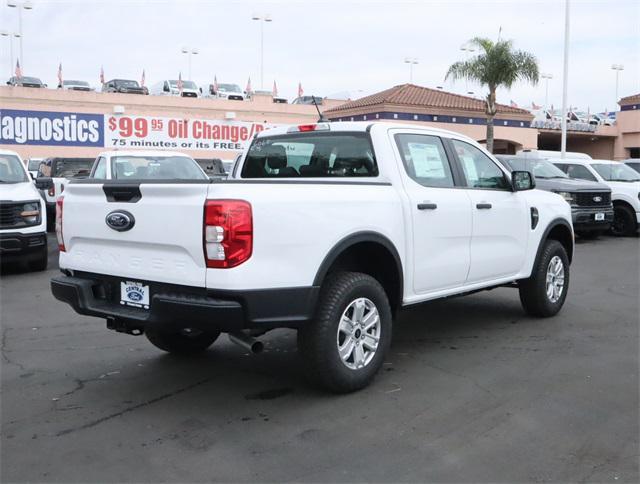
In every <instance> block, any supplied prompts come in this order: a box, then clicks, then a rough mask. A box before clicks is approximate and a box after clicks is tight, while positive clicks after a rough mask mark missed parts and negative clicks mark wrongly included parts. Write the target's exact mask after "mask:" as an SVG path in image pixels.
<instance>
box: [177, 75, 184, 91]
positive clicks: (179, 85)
mask: <svg viewBox="0 0 640 484" xmlns="http://www.w3.org/2000/svg"><path fill="white" fill-rule="evenodd" d="M182 87H183V86H182V72H180V73H179V74H178V92H179V93H180V95H181V96H182Z"/></svg>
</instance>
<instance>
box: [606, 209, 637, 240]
mask: <svg viewBox="0 0 640 484" xmlns="http://www.w3.org/2000/svg"><path fill="white" fill-rule="evenodd" d="M635 232H636V214H635V212H634V211H633V210H632V209H631V208H629V207H627V206H625V205H617V206H615V207H614V208H613V223H612V224H611V233H612V234H613V235H617V236H619V237H626V236H629V235H633V234H635Z"/></svg>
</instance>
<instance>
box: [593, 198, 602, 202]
mask: <svg viewBox="0 0 640 484" xmlns="http://www.w3.org/2000/svg"><path fill="white" fill-rule="evenodd" d="M593 201H594V202H596V203H599V202H601V201H602V197H593Z"/></svg>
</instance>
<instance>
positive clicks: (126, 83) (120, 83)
mask: <svg viewBox="0 0 640 484" xmlns="http://www.w3.org/2000/svg"><path fill="white" fill-rule="evenodd" d="M116 85H117V86H118V87H140V86H139V85H138V81H127V80H123V81H116Z"/></svg>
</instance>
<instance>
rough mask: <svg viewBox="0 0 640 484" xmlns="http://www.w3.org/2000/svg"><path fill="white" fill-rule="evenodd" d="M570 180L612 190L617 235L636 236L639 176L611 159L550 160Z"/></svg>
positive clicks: (639, 221) (613, 229)
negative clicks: (603, 185)
mask: <svg viewBox="0 0 640 484" xmlns="http://www.w3.org/2000/svg"><path fill="white" fill-rule="evenodd" d="M549 161H551V162H552V163H553V164H554V165H556V166H557V167H558V168H560V169H561V170H562V171H564V172H565V173H566V174H567V175H569V176H570V177H571V178H577V179H580V180H588V181H592V182H600V183H604V184H605V185H607V186H608V187H609V188H611V201H612V202H613V223H612V225H611V232H612V233H613V234H614V235H633V234H635V233H636V232H637V231H638V227H639V226H640V174H638V172H636V171H635V170H633V169H632V168H630V167H628V166H627V165H625V164H624V163H619V162H617V161H610V160H569V159H564V160H562V159H551V160H549Z"/></svg>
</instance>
